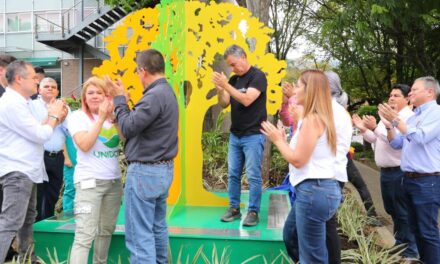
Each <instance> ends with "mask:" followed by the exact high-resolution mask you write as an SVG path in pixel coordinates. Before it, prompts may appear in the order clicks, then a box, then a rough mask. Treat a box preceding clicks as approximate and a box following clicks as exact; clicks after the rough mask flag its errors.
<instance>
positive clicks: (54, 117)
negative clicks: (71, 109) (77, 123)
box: [49, 115, 60, 122]
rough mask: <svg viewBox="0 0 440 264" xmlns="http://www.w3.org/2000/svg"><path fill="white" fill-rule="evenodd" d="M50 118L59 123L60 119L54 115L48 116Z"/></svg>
mask: <svg viewBox="0 0 440 264" xmlns="http://www.w3.org/2000/svg"><path fill="white" fill-rule="evenodd" d="M49 117H50V118H52V119H55V120H56V121H57V122H59V121H60V118H59V117H58V116H56V115H49Z"/></svg>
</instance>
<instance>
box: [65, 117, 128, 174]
mask: <svg viewBox="0 0 440 264" xmlns="http://www.w3.org/2000/svg"><path fill="white" fill-rule="evenodd" d="M93 118H94V119H95V120H97V119H98V116H97V115H93ZM94 123H95V121H92V120H90V118H89V117H88V116H87V114H85V113H84V112H83V111H81V110H79V111H76V112H74V113H72V116H71V117H70V119H69V124H68V127H69V131H70V133H71V135H72V137H74V136H75V134H76V133H78V132H81V131H90V130H91V129H92V127H93V124H94ZM75 145H76V144H75ZM76 147H77V146H76ZM77 150H78V151H77V158H76V160H77V164H76V167H75V173H74V176H73V178H74V182H75V183H78V182H81V181H83V180H88V179H99V180H112V179H118V178H121V168H120V166H119V160H118V156H119V135H118V131H117V130H116V127H115V126H114V125H113V124H112V123H110V122H108V121H105V122H104V125H103V127H102V129H101V131H100V133H99V136H98V139H97V140H96V142H95V144H94V145H93V146H92V148H91V149H90V150H89V151H87V152H83V151H81V149H79V148H78V147H77Z"/></svg>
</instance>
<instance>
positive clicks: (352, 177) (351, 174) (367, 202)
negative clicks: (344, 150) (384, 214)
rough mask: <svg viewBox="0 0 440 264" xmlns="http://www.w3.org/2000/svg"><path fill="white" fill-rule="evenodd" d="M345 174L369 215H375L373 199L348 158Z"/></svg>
mask: <svg viewBox="0 0 440 264" xmlns="http://www.w3.org/2000/svg"><path fill="white" fill-rule="evenodd" d="M347 176H348V181H350V182H351V183H352V184H353V186H354V187H355V188H356V190H357V191H358V192H359V195H360V196H361V199H362V202H363V203H364V206H365V209H366V210H367V213H368V215H369V216H372V217H377V214H376V210H375V209H374V206H373V199H371V194H370V191H368V187H367V185H366V184H365V182H364V180H363V179H362V175H361V173H360V172H359V170H358V169H357V168H356V165H354V162H353V160H351V159H348V162H347Z"/></svg>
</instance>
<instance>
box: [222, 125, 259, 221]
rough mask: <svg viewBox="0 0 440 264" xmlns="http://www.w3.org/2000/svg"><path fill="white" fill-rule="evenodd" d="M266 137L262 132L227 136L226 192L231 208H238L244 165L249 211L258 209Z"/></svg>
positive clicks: (257, 210)
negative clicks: (227, 165) (227, 166)
mask: <svg viewBox="0 0 440 264" xmlns="http://www.w3.org/2000/svg"><path fill="white" fill-rule="evenodd" d="M265 141H266V137H265V136H264V135H262V134H256V135H250V136H243V137H237V136H235V135H234V134H232V133H231V134H230V136H229V151H228V164H229V168H228V194H229V199H230V200H229V205H230V207H231V208H240V193H241V176H242V173H243V166H244V165H246V175H247V177H248V181H249V208H248V210H249V211H255V212H257V213H258V212H259V211H260V203H261V185H262V180H261V161H262V159H263V151H264V143H265Z"/></svg>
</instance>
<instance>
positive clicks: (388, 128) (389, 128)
mask: <svg viewBox="0 0 440 264" xmlns="http://www.w3.org/2000/svg"><path fill="white" fill-rule="evenodd" d="M385 128H386V129H387V130H391V129H393V127H385Z"/></svg>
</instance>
